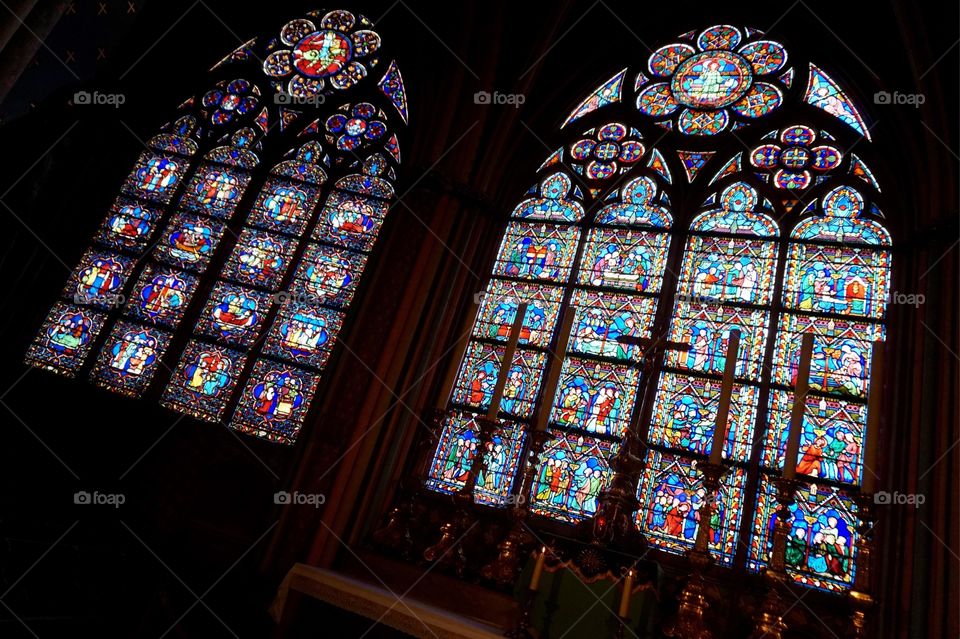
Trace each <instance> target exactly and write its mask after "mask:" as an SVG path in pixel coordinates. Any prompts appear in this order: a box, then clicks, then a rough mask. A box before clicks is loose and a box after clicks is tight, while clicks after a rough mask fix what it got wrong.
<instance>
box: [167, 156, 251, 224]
mask: <svg viewBox="0 0 960 639" xmlns="http://www.w3.org/2000/svg"><path fill="white" fill-rule="evenodd" d="M249 183H250V175H249V174H248V173H245V172H243V171H234V170H231V169H224V168H219V167H214V166H211V165H208V164H205V165H202V166H200V167H199V168H198V169H197V171H196V173H194V175H193V178H191V180H190V183H189V184H187V188H186V191H185V192H184V194H183V197H182V198H181V200H180V206H182V207H184V208H186V209H188V210H191V211H196V212H198V213H205V214H207V215H212V216H214V217H218V218H221V219H225V220H229V219H230V217H231V216H232V215H233V212H234V210H236V208H237V203H238V202H239V201H240V196H241V195H243V192H244V190H245V189H246V188H247V184H249Z"/></svg>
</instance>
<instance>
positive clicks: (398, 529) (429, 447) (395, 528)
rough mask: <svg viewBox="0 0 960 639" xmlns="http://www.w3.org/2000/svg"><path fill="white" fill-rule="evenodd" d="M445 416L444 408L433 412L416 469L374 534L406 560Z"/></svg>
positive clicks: (403, 482)
mask: <svg viewBox="0 0 960 639" xmlns="http://www.w3.org/2000/svg"><path fill="white" fill-rule="evenodd" d="M444 417H445V413H444V411H441V410H435V411H433V412H432V414H431V415H430V417H429V420H428V423H430V424H432V425H433V428H432V430H431V432H430V435H428V436H427V437H424V438H422V439H421V441H420V444H419V445H418V447H417V450H416V452H415V453H414V455H415V457H414V459H416V460H417V461H416V463H415V465H414V472H412V473H411V474H409V475H407V476H405V477H404V478H403V479H402V480H401V484H400V491H401V494H400V497H399V499H397V501H396V505H395V506H394V507H393V508H392V509H391V510H390V512H389V513H388V514H387V518H386V519H387V521H386V523H385V524H384V525H383V527H382V528H380V529H378V530H376V531H375V532H374V533H373V536H372V538H373V541H374V543H376V544H377V545H379V546H383V547H384V548H389V549H391V550H395V551H397V552H399V553H400V556H401V557H403V558H404V559H406V560H410V559H412V558H413V547H414V542H413V533H412V530H411V525H410V524H411V522H412V521H413V517H414V512H415V510H416V504H417V498H418V497H419V495H420V491H421V490H422V489H423V481H424V479H425V476H426V465H427V464H429V463H430V455H431V454H432V453H433V450H434V448H436V445H437V440H438V438H439V434H440V430H441V429H442V428H443V419H444Z"/></svg>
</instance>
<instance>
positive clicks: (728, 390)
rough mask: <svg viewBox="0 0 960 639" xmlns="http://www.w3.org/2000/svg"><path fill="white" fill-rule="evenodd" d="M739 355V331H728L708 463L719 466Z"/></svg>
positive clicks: (725, 439) (725, 438)
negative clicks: (725, 355) (725, 357)
mask: <svg viewBox="0 0 960 639" xmlns="http://www.w3.org/2000/svg"><path fill="white" fill-rule="evenodd" d="M739 354H740V331H739V329H733V330H732V331H730V338H729V339H728V341H727V359H726V361H725V362H724V365H723V383H722V384H721V385H720V401H719V402H718V404H717V420H716V422H715V425H714V428H713V448H711V449H710V463H711V464H719V463H720V462H721V461H722V456H723V444H724V443H725V442H726V441H727V421H728V418H729V417H730V396H731V395H733V376H734V374H735V373H736V371H737V357H738V356H739Z"/></svg>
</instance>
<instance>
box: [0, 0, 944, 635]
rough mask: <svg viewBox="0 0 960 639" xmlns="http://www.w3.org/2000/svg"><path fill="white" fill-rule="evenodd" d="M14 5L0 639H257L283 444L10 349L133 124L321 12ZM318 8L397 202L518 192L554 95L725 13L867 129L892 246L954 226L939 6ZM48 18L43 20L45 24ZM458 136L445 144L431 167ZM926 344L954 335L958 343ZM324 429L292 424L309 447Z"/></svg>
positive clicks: (491, 201) (287, 463) (113, 181)
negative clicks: (371, 104) (812, 66)
mask: <svg viewBox="0 0 960 639" xmlns="http://www.w3.org/2000/svg"><path fill="white" fill-rule="evenodd" d="M31 4H32V3H29V2H26V3H24V2H21V3H11V4H9V9H0V12H3V13H5V15H4V16H3V23H4V29H7V28H10V29H17V32H16V33H15V34H14V36H13V38H12V39H11V40H10V41H9V43H8V44H7V46H6V47H5V48H4V49H3V62H2V63H0V64H2V65H3V69H4V71H5V75H4V77H3V78H0V79H2V80H3V81H4V82H6V83H7V84H6V85H5V86H6V87H7V88H9V89H10V90H9V92H8V94H7V96H6V98H5V100H3V102H2V103H0V117H2V125H0V148H2V149H3V152H4V156H5V161H4V163H3V165H4V170H3V171H2V173H0V193H2V195H0V202H2V204H3V207H0V214H2V215H3V216H5V217H4V222H3V226H2V227H0V228H2V229H3V230H4V232H3V233H2V234H0V247H2V248H0V250H2V254H0V263H2V271H0V272H2V273H3V282H4V286H3V287H2V289H0V362H2V363H3V366H2V367H0V400H2V405H0V424H2V425H3V432H2V437H3V439H2V443H0V450H2V457H0V473H2V474H0V541H2V545H0V590H2V591H3V592H2V593H0V602H2V603H3V604H4V605H5V606H7V608H2V607H0V634H2V636H4V637H8V636H9V637H13V636H20V635H23V636H30V634H31V632H32V633H36V635H39V636H42V637H47V636H63V635H66V634H67V633H71V634H73V633H76V632H77V631H80V632H82V633H84V634H86V633H88V632H89V633H90V634H92V633H94V632H98V633H102V634H103V635H104V636H138V637H140V636H143V637H153V636H160V635H161V634H163V633H164V632H167V631H168V630H169V634H170V636H184V637H192V636H205V637H216V636H231V634H232V633H235V634H236V635H239V636H243V637H246V636H264V635H266V634H268V633H269V631H270V624H269V620H268V618H267V616H266V607H267V605H268V604H269V602H270V599H271V597H272V595H273V593H274V592H275V590H276V586H277V582H276V580H275V578H273V577H268V576H266V575H267V574H274V573H271V572H270V571H266V572H265V571H264V567H263V564H262V560H263V557H264V551H265V549H266V547H267V544H268V543H271V542H272V543H274V544H280V545H282V544H284V540H283V539H273V538H272V533H273V532H274V530H275V528H274V526H275V524H276V522H277V521H278V518H279V514H278V512H277V509H276V507H275V506H274V504H273V493H274V492H275V491H277V490H279V489H281V488H283V487H285V486H286V485H287V484H288V482H289V481H290V478H291V476H292V475H293V473H294V472H295V470H296V468H297V461H298V459H299V457H300V455H301V454H302V452H301V451H302V446H303V445H302V443H301V444H298V445H297V446H294V447H280V446H275V445H271V444H268V443H265V442H261V441H258V440H255V439H253V438H248V437H243V436H237V435H235V434H233V433H231V432H229V431H227V430H226V429H224V428H221V427H219V426H213V425H210V424H206V423H200V422H197V421H195V420H193V419H191V418H188V417H182V418H181V417H179V416H178V415H176V414H174V413H171V412H169V411H166V410H164V409H161V408H160V407H159V406H158V405H157V404H156V403H155V402H147V401H137V400H128V399H124V398H120V397H117V396H115V395H113V394H110V393H107V392H105V391H101V390H99V389H96V388H94V387H93V386H92V385H90V384H88V383H86V382H85V381H77V380H66V379H62V378H60V377H58V376H55V375H52V374H49V373H46V372H42V371H37V370H28V369H27V367H26V366H24V364H23V363H22V360H23V355H24V352H25V350H26V347H27V345H28V343H29V341H30V340H31V339H32V338H33V336H34V334H35V332H36V330H37V328H38V327H39V325H40V323H41V322H42V320H43V318H44V317H45V315H46V312H47V310H48V309H49V307H50V306H51V304H52V303H53V302H54V301H55V299H56V298H57V296H58V294H59V292H60V290H61V289H62V286H63V284H64V281H65V279H66V277H67V275H68V268H71V269H72V267H73V266H74V265H75V264H76V263H77V261H78V259H79V257H80V256H81V254H82V253H83V252H84V250H85V249H86V247H87V245H88V242H89V240H90V238H91V237H92V235H93V232H94V230H95V229H96V227H97V226H98V225H99V224H100V222H101V220H102V217H103V213H104V211H105V210H106V209H107V207H108V206H109V204H110V203H111V202H112V200H113V198H114V197H115V195H116V193H117V192H118V189H119V186H120V184H121V182H122V180H123V179H124V177H125V176H126V174H127V172H128V171H129V169H130V167H131V166H132V163H133V161H134V159H135V158H136V156H137V155H138V153H139V151H140V149H141V143H140V142H139V140H138V138H139V139H146V138H147V137H149V136H150V135H152V134H153V133H154V132H155V131H156V130H157V129H158V128H159V126H160V125H162V124H163V123H164V122H166V121H167V120H168V119H169V117H170V115H171V114H172V113H173V111H174V109H175V108H176V107H177V105H178V104H180V103H181V102H182V101H183V100H184V99H185V98H187V97H189V96H190V95H192V94H193V93H194V92H195V91H197V90H199V89H200V87H202V86H203V84H204V83H203V79H204V75H205V72H206V69H208V68H209V67H210V66H211V65H212V64H214V63H215V62H216V61H218V60H219V59H220V58H221V57H223V56H224V55H225V54H227V53H228V52H229V51H231V50H232V49H234V48H235V47H236V46H238V45H239V44H240V43H241V42H242V41H244V40H246V39H248V38H250V37H253V36H254V35H257V34H258V33H260V32H262V31H263V30H264V29H271V28H272V29H275V30H278V29H279V28H280V26H282V25H283V23H284V22H285V21H286V20H287V19H289V18H292V17H296V16H297V15H298V13H299V10H300V9H310V8H334V7H333V6H328V7H323V6H321V5H314V4H307V3H301V2H283V3H281V2H269V3H254V2H246V3H239V2H226V1H217V0H209V1H205V2H197V3H190V2H182V3H179V2H164V3H161V2H156V1H148V2H143V1H141V0H136V1H135V2H133V3H132V4H133V6H134V8H135V11H134V12H133V13H130V12H128V8H129V7H128V4H127V2H126V0H124V1H123V2H113V1H108V2H104V3H98V2H89V3H87V2H75V3H72V4H67V3H56V2H54V3H47V4H44V3H39V5H38V7H34V11H38V12H40V13H33V14H30V15H27V14H25V13H23V14H21V18H22V19H23V20H24V21H25V22H26V27H25V26H24V25H23V24H20V23H19V22H18V21H17V20H15V19H14V18H13V17H12V12H11V10H13V11H14V12H16V11H17V10H18V9H22V7H24V6H28V5H31ZM101 4H102V6H101ZM337 6H342V7H343V8H347V9H351V10H355V11H357V12H359V13H363V14H364V15H366V16H367V17H368V18H370V19H371V20H373V21H374V22H375V24H376V28H377V30H378V31H379V32H380V33H381V35H382V37H383V39H384V42H385V44H387V45H388V46H389V47H390V51H391V54H392V55H393V56H394V57H395V58H396V59H397V61H398V63H399V65H400V68H401V71H402V73H403V77H404V80H405V83H406V86H407V91H408V98H409V102H410V112H411V122H410V127H409V129H408V130H407V131H406V132H404V134H403V135H402V137H401V146H402V150H403V154H404V160H403V161H404V164H403V170H402V171H401V175H400V189H399V190H400V192H401V193H402V192H403V191H405V190H406V188H405V184H406V185H411V184H414V185H415V186H414V190H413V192H412V193H411V198H416V196H417V190H422V189H429V188H436V186H435V185H436V184H437V183H446V184H452V185H453V186H454V187H456V188H457V189H459V190H462V191H466V192H468V193H469V194H470V196H471V197H473V198H474V199H475V200H476V201H478V202H481V203H482V204H483V206H481V207H480V208H481V209H483V210H485V211H486V212H487V214H488V215H490V216H492V217H493V218H496V216H497V215H498V214H500V213H501V212H504V211H507V210H509V207H510V206H511V202H513V201H514V200H515V199H516V198H517V197H518V196H519V195H520V194H521V193H522V192H523V191H525V190H526V188H527V187H528V186H529V176H532V175H533V173H534V171H535V170H536V168H537V166H539V164H540V162H542V160H543V158H544V157H546V155H547V154H548V153H549V151H550V150H552V147H550V146H549V145H550V144H551V142H552V141H553V140H554V139H556V133H557V126H558V125H559V123H560V122H562V120H563V118H564V117H565V115H566V114H567V113H568V112H569V111H570V109H571V108H572V107H573V106H575V104H576V103H577V102H579V100H580V99H582V97H583V96H584V95H585V94H586V93H587V92H588V91H589V90H591V89H592V88H593V87H595V86H596V85H597V84H599V83H600V82H601V81H602V80H604V79H606V78H609V77H610V76H611V75H612V74H613V73H614V72H616V71H618V70H619V69H621V68H622V67H623V66H626V64H628V63H629V64H637V63H639V62H641V61H643V60H645V59H646V58H647V56H648V55H649V51H648V49H647V46H645V45H644V43H646V44H647V45H649V46H650V47H651V48H656V47H657V46H660V45H662V44H665V43H666V42H667V41H668V40H669V39H670V38H672V37H673V36H674V35H676V34H679V33H681V32H684V31H687V30H689V29H694V28H701V27H704V26H707V25H710V24H715V23H719V22H730V23H732V24H738V25H742V24H748V25H751V26H754V27H757V28H760V29H763V30H766V31H768V33H769V35H770V36H771V37H774V38H776V39H779V40H781V41H783V42H785V44H786V45H787V48H788V50H797V51H800V52H802V57H805V58H810V59H812V60H815V61H816V62H817V63H818V64H820V65H821V66H823V67H824V68H826V69H828V70H829V72H830V73H831V75H833V76H834V78H835V79H837V80H838V81H839V82H840V84H841V86H844V87H846V88H848V89H849V90H850V91H851V92H852V93H853V94H854V95H855V96H857V97H858V98H859V100H860V101H861V103H863V104H864V106H865V107H866V111H867V113H868V114H870V115H871V116H872V119H873V120H874V121H876V122H877V124H876V127H875V128H874V129H873V130H872V133H873V136H874V140H875V142H874V145H873V147H872V149H871V152H870V153H871V154H870V157H872V158H880V160H875V161H873V162H870V164H871V166H872V167H873V168H874V169H875V171H876V172H877V178H878V180H879V181H880V184H881V185H882V187H883V189H884V192H885V193H886V194H887V197H888V198H889V200H888V201H887V205H886V206H885V211H886V213H887V216H888V218H889V219H890V225H891V227H892V228H893V230H894V233H895V240H896V243H897V246H898V249H897V250H898V251H899V252H900V253H901V254H909V253H910V252H911V251H916V250H919V249H920V248H921V247H932V248H931V251H933V252H939V253H943V252H944V251H946V250H948V247H951V245H952V242H953V240H954V239H955V238H956V237H957V234H958V233H957V208H956V194H957V181H956V180H957V171H956V157H957V155H956V149H957V148H958V146H957V128H956V125H957V77H958V67H957V48H956V40H957V35H958V33H957V16H956V6H953V7H952V8H951V12H952V13H950V14H949V15H948V14H942V13H940V10H941V9H940V7H943V6H945V5H942V4H940V3H936V4H934V3H921V2H851V3H841V2H809V3H803V2H797V3H794V4H792V5H791V4H790V3H781V2H762V3H761V2H750V3H727V4H724V3H694V2H685V3H682V4H681V3H676V2H666V3H638V2H613V1H610V2H598V3H593V2H449V3H440V2H412V1H411V2H406V3H405V2H399V3H393V2H379V1H378V2H373V1H371V2H364V3H355V4H353V3H351V4H344V5H337ZM58 9H59V12H60V13H62V15H61V17H60V18H59V19H53V18H51V19H49V20H48V21H47V22H44V21H43V17H44V15H48V16H49V15H52V16H56V15H58ZM44 12H48V13H46V14H45V13H44ZM34 20H38V21H39V22H34ZM44 24H46V26H48V27H51V28H50V29H49V30H48V31H49V32H45V31H44V30H42V29H41V28H40V27H41V26H42V25H44ZM771 25H772V27H771ZM25 28H28V29H29V31H33V32H34V33H36V34H37V35H39V36H40V37H41V38H42V39H43V40H44V44H43V45H38V41H37V39H36V38H35V37H34V36H33V34H31V33H29V31H25ZM98 58H99V59H98ZM67 60H68V61H67ZM938 60H939V61H938ZM928 69H929V70H928ZM631 81H632V80H631ZM80 89H87V90H99V91H102V92H106V91H117V92H121V93H123V94H124V95H125V96H126V103H125V104H124V105H123V106H122V107H121V108H119V109H114V108H112V107H110V106H100V107H93V106H86V107H80V106H73V105H72V104H70V99H71V97H72V95H73V93H74V92H75V91H77V90H80ZM881 89H884V90H887V91H891V92H892V91H900V92H903V93H915V92H918V91H919V92H923V93H924V94H925V96H926V104H925V105H924V107H923V108H922V109H920V110H916V109H913V108H912V107H909V106H902V107H880V106H877V105H874V104H872V95H873V93H874V92H875V91H878V90H881ZM479 90H486V91H493V90H498V91H501V92H505V93H510V92H514V91H522V92H523V93H524V94H525V96H526V103H525V104H524V106H523V107H522V108H520V109H519V110H514V109H512V108H510V107H482V106H478V105H475V104H474V101H473V92H475V91H479ZM451 120H452V123H453V125H452V126H448V127H440V126H438V125H439V123H441V122H446V123H449V122H450V121H451ZM465 132H466V135H465V136H464V137H463V140H462V142H457V145H458V148H459V152H458V153H456V154H449V155H445V151H446V150H447V149H449V148H450V147H451V146H453V145H454V143H455V141H457V140H458V139H459V138H460V136H461V135H463V134H464V133H465ZM541 140H543V141H541ZM544 141H545V143H546V145H547V146H545V145H544ZM490 149H499V150H500V152H499V153H498V154H496V155H492V154H491V151H490ZM465 153H468V154H470V157H471V159H470V162H463V157H464V154H465ZM424 176H427V177H429V179H422V178H423V177H424ZM918 202H922V204H918ZM391 216H392V219H390V220H389V221H388V223H387V226H386V227H385V229H384V233H383V237H382V242H383V244H384V246H383V247H382V248H381V249H380V250H381V251H382V253H381V260H384V261H385V263H389V274H383V276H382V277H381V278H379V279H377V280H375V281H374V282H373V283H372V284H370V285H369V286H368V289H367V291H366V294H365V295H364V296H363V299H358V300H357V304H360V303H363V302H366V303H367V304H371V303H373V304H375V305H376V306H377V307H378V308H379V311H380V312H379V313H378V315H377V318H378V320H377V321H372V320H369V321H367V322H366V323H365V324H362V325H358V326H354V327H353V328H352V330H350V331H348V332H347V334H346V335H345V338H344V339H345V341H346V342H347V344H349V345H351V346H352V347H353V348H352V349H351V352H352V353H355V355H352V356H351V357H343V358H341V360H340V361H339V362H338V365H337V368H336V370H335V371H332V374H335V375H336V376H339V377H343V378H349V377H350V375H351V371H356V370H361V369H362V368H364V367H365V366H366V365H367V364H366V363H365V361H364V360H365V358H366V357H370V358H371V361H372V358H373V356H374V355H375V354H376V351H377V349H378V347H379V346H378V345H379V344H380V343H381V342H382V340H383V339H384V337H385V335H386V334H387V329H388V325H389V320H390V316H391V312H392V310H393V309H395V308H397V306H398V305H399V304H400V303H401V300H399V299H398V298H397V295H396V294H395V293H393V291H394V290H395V287H394V284H395V283H396V282H403V281H405V279H406V278H407V277H408V276H409V273H410V269H411V268H412V264H413V262H414V260H415V258H416V254H417V249H418V246H419V244H420V243H421V242H422V241H424V237H426V235H425V234H426V233H427V231H426V229H425V228H424V227H423V225H422V224H420V223H419V222H418V221H417V220H416V219H414V216H413V212H412V211H410V210H408V209H406V208H405V207H395V209H394V210H393V212H392V213H391ZM953 250H956V249H955V247H954V249H953ZM488 262H489V256H487V255H481V256H479V257H477V258H476V259H475V260H473V265H474V267H475V269H476V270H477V272H479V273H483V272H484V271H485V270H486V268H487V266H486V265H487V263H488ZM951 262H952V260H947V262H946V263H947V264H949V263H951ZM374 272H376V271H371V274H372V273H374ZM900 277H901V279H900V280H899V282H900V283H901V284H902V283H903V282H904V281H909V280H904V279H903V278H904V277H907V276H905V275H903V274H901V276H900ZM425 285H427V284H425ZM473 290H476V289H473ZM895 290H902V291H904V292H910V291H911V290H913V289H910V288H909V287H907V288H904V287H901V288H895ZM954 311H955V309H948V312H954ZM942 339H943V340H944V341H945V342H949V343H951V344H954V345H955V344H956V335H955V334H954V335H943V336H942ZM358 392H362V391H358ZM349 409H350V408H349V406H346V407H344V408H343V410H345V411H347V412H349ZM324 426H325V425H324V424H312V425H308V426H307V427H306V430H307V431H308V432H310V436H311V437H323V428H324ZM934 456H935V455H934ZM78 490H87V491H93V490H98V491H100V492H108V493H112V492H118V493H123V494H124V495H125V496H126V503H125V504H124V505H123V506H122V507H120V508H118V509H113V508H110V507H107V506H101V507H94V506H75V505H74V504H73V494H74V493H75V492H76V491H78ZM953 499H954V501H956V498H955V496H954V497H953ZM290 552H291V554H293V555H302V554H303V553H304V552H305V550H303V549H299V548H294V549H291V551H290ZM954 556H956V555H954ZM902 559H903V560H904V561H910V559H909V558H902ZM280 574H282V571H281V573H280ZM198 597H200V598H202V603H195V602H196V601H197V598H198ZM188 610H189V612H187V611H188ZM14 615H15V616H16V617H19V620H17V619H16V618H15V617H14ZM221 620H222V621H221ZM24 624H25V625H24ZM27 627H29V629H30V630H28V629H27ZM228 628H229V629H228ZM358 634H360V633H358ZM351 636H352V635H351ZM370 636H373V633H371V635H370ZM917 636H919V635H917Z"/></svg>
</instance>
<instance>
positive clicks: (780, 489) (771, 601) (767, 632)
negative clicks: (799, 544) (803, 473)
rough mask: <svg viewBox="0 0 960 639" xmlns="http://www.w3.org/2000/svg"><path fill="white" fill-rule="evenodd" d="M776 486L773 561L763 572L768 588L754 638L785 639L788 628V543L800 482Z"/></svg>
mask: <svg viewBox="0 0 960 639" xmlns="http://www.w3.org/2000/svg"><path fill="white" fill-rule="evenodd" d="M774 482H775V483H776V486H777V503H778V504H779V506H778V508H777V521H776V524H775V525H774V529H773V550H772V552H771V553H770V562H769V563H768V564H767V567H766V569H765V570H764V572H763V579H764V583H765V584H766V587H767V593H766V596H765V597H764V599H763V602H762V603H761V604H760V609H759V611H758V613H757V615H756V618H755V619H754V623H755V625H754V630H753V634H752V635H751V639H782V637H783V633H784V632H785V631H786V629H787V624H786V623H784V621H783V615H784V614H786V610H787V607H786V605H785V603H784V599H783V594H784V593H785V592H786V589H787V588H788V587H789V585H788V584H789V583H790V577H789V575H787V569H786V553H787V540H788V539H789V536H790V528H791V526H792V524H791V521H790V520H791V519H792V518H793V516H792V515H791V514H790V506H791V505H793V502H794V499H795V498H796V494H797V489H798V488H799V487H800V482H798V481H797V480H795V479H784V478H783V477H780V478H777V479H775V480H774Z"/></svg>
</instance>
